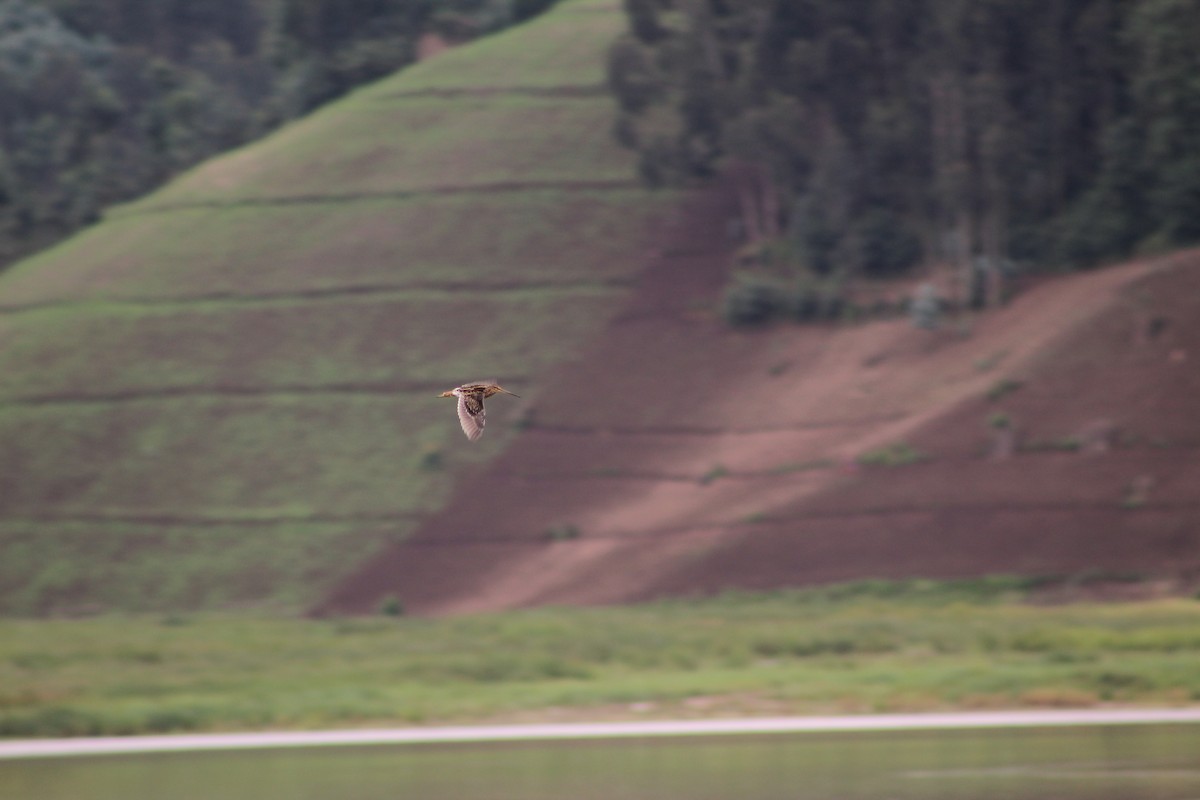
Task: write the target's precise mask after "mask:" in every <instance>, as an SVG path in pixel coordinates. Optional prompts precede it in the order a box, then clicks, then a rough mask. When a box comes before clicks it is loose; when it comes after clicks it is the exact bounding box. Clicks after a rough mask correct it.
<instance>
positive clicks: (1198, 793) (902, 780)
mask: <svg viewBox="0 0 1200 800" xmlns="http://www.w3.org/2000/svg"><path fill="white" fill-rule="evenodd" d="M0 798H4V800H142V799H143V798H145V799H146V800H151V799H153V800H159V799H160V798H169V799H170V800H202V799H203V800H276V799H277V798H278V799H279V800H284V799H285V798H286V800H318V799H319V800H326V799H328V800H383V798H387V800H396V799H397V798H413V799H416V798H419V799H420V800H492V799H493V798H494V799H495V800H500V799H501V798H503V799H504V800H567V799H568V798H569V799H570V800H593V798H594V799H595V800H602V799H603V800H614V799H616V798H620V799H621V800H642V798H645V800H684V798H686V799H687V800H710V799H711V800H807V799H808V798H812V799H813V800H818V799H819V800H832V799H833V798H838V800H847V799H848V798H862V799H863V800H885V798H886V799H887V800H906V799H907V798H947V800H949V799H950V798H953V799H954V800H964V799H965V798H969V799H970V800H987V799H988V798H996V800H1001V799H1003V800H1024V799H1025V798H1028V799H1029V800H1034V799H1035V798H1036V800H1083V799H1084V798H1086V799H1087V800H1109V799H1111V800H1141V799H1142V798H1146V799H1149V798H1153V799H1154V800H1198V799H1200V725H1183V724H1177V725H1155V726H1142V725H1136V726H1111V727H1095V728H1032V729H1005V730H956V731H909V732H890V733H854V734H852V733H804V734H787V735H754V736H738V737H709V736H703V737H681V738H673V739H660V738H655V739H617V740H597V741H573V742H562V743H547V742H530V743H505V744H475V745H399V746H397V745H391V746H382V745H380V746H371V747H320V748H296V749H279V750H253V751H237V752H208V753H185V754H153V755H138V756H90V757H75V758H52V759H34V760H28V761H10V762H0Z"/></svg>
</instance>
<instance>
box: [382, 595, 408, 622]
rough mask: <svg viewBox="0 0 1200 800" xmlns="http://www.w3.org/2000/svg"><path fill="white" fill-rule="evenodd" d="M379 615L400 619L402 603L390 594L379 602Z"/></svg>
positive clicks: (402, 613) (402, 609)
mask: <svg viewBox="0 0 1200 800" xmlns="http://www.w3.org/2000/svg"><path fill="white" fill-rule="evenodd" d="M379 613H380V614H383V615H384V616H385V617H402V616H404V603H402V602H401V601H400V598H399V597H396V596H395V595H394V594H390V595H388V596H387V597H385V598H383V599H382V600H381V601H379Z"/></svg>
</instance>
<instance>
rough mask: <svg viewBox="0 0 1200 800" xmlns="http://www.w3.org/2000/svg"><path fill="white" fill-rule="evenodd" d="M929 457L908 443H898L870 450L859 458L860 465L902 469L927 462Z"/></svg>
mask: <svg viewBox="0 0 1200 800" xmlns="http://www.w3.org/2000/svg"><path fill="white" fill-rule="evenodd" d="M928 458H929V456H928V455H926V454H925V453H922V452H921V451H920V450H918V449H916V448H915V447H913V446H912V445H910V444H908V443H906V442H896V443H895V444H890V445H888V446H886V447H880V448H877V449H875V450H868V451H867V452H865V453H863V454H862V455H860V456H859V457H858V463H860V464H863V465H865V466H872V467H901V466H904V465H906V464H916V463H917V462H919V461H925V460H927V459H928Z"/></svg>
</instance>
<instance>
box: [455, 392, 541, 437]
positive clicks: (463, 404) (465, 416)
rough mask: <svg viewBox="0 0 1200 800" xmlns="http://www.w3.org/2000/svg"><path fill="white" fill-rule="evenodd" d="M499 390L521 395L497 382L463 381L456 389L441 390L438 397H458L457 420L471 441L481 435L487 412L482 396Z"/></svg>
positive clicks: (487, 395)
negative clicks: (484, 408)
mask: <svg viewBox="0 0 1200 800" xmlns="http://www.w3.org/2000/svg"><path fill="white" fill-rule="evenodd" d="M500 392H503V393H504V394H512V396H513V397H520V396H521V395H519V394H513V393H512V392H510V391H509V390H508V389H505V388H504V387H502V386H500V385H499V384H496V383H486V382H484V383H464V384H463V385H462V386H459V387H458V388H457V389H451V390H450V391H448V392H442V393H441V394H440V395H438V397H457V398H458V421H459V423H460V424H461V425H462V429H463V433H465V434H466V435H467V438H468V439H470V440H471V441H472V442H473V441H475V440H476V439H478V438H479V437H480V436H483V424H484V422H486V421H487V412H486V411H484V410H483V400H484V398H486V397H491V396H492V395H494V394H499V393H500Z"/></svg>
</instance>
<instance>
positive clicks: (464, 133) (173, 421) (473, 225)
mask: <svg viewBox="0 0 1200 800" xmlns="http://www.w3.org/2000/svg"><path fill="white" fill-rule="evenodd" d="M623 25H624V17H623V15H622V12H621V11H620V4H619V3H618V2H617V1H616V0H567V2H564V3H563V4H561V5H560V6H558V7H557V8H556V9H554V10H553V11H552V12H550V13H548V14H547V15H545V16H544V17H542V18H539V19H537V20H535V21H533V22H531V23H529V24H526V25H524V26H521V27H518V28H515V29H512V30H510V31H507V32H505V33H503V34H501V35H497V36H495V37H493V38H490V39H486V40H483V41H479V42H477V43H475V44H473V45H471V46H468V47H463V48H461V49H458V50H452V51H449V52H446V53H443V54H441V55H439V56H438V57H436V58H434V59H431V60H430V61H427V62H424V63H422V64H419V65H417V66H415V67H413V68H411V69H409V70H406V71H404V72H402V73H400V74H397V75H395V76H393V77H391V78H388V79H385V80H383V81H380V82H378V83H376V84H373V85H371V86H369V87H367V88H364V89H362V90H360V91H358V92H356V93H354V94H353V95H352V96H350V97H348V98H346V99H344V100H342V101H340V102H337V103H335V104H332V105H330V106H328V107H327V108H325V109H323V110H321V111H319V112H318V113H316V114H314V115H312V116H311V117H309V118H306V119H304V120H302V121H299V122H297V123H295V124H292V125H290V126H288V127H287V128H285V129H283V130H281V131H279V132H278V133H276V134H275V135H273V136H271V137H269V138H267V139H264V140H262V141H260V142H257V143H255V144H252V145H250V146H247V147H245V148H243V149H240V150H238V151H236V152H233V153H231V154H229V155H226V156H224V157H221V158H218V159H215V160H213V161H210V162H208V163H205V164H203V165H201V166H200V167H198V168H197V169H195V170H193V171H191V172H190V173H188V174H187V175H185V176H183V177H182V178H180V179H179V180H177V181H175V182H174V183H172V184H170V185H169V186H167V187H165V188H164V189H162V190H161V191H158V192H156V193H155V194H153V195H150V196H148V197H146V198H144V199H142V200H140V201H138V202H135V203H132V204H130V205H127V206H124V207H121V208H118V209H115V210H112V211H111V212H110V213H109V214H107V216H106V219H105V220H104V222H103V223H101V224H98V225H96V226H95V227H93V228H91V229H89V230H87V231H85V232H83V233H82V234H80V235H78V236H76V237H74V238H72V239H71V240H69V241H67V242H65V243H64V244H62V245H61V246H58V247H55V248H53V249H51V250H49V251H46V252H44V253H41V254H39V255H37V256H35V257H33V258H30V259H28V260H26V261H24V262H22V263H20V264H19V265H17V266H16V267H14V268H13V269H11V270H10V271H8V272H7V273H5V274H4V275H3V276H0V375H3V380H2V381H0V552H3V558H2V559H0V609H2V610H5V611H9V612H19V613H24V612H47V611H69V610H72V609H77V608H80V607H89V608H95V607H99V608H125V609H147V608H156V609H162V608H171V607H197V606H199V607H214V606H241V605H251V604H253V605H260V606H268V607H278V608H300V607H303V606H305V605H307V604H308V603H310V602H312V601H313V600H314V599H315V598H317V597H320V596H321V594H322V592H323V591H324V590H325V589H326V587H328V586H330V585H332V584H333V583H334V582H336V580H337V579H338V578H340V577H341V576H343V575H344V574H346V573H347V572H348V571H349V570H350V569H351V568H352V567H354V566H355V565H357V564H359V563H361V562H362V561H364V560H365V559H369V557H370V556H371V554H373V553H375V552H376V551H378V550H379V549H380V548H381V547H383V546H384V545H385V543H387V542H389V541H394V540H395V539H397V538H401V537H403V536H405V535H406V534H407V533H408V532H409V531H410V530H412V529H413V527H414V526H415V525H416V524H417V523H418V522H419V521H420V520H421V519H423V518H424V517H425V516H426V515H427V514H428V513H430V512H432V511H434V510H436V509H438V508H439V507H440V506H441V505H442V504H443V503H444V501H445V500H446V498H447V496H448V493H449V491H450V488H451V486H452V484H453V482H454V481H455V479H456V477H457V476H459V475H460V474H462V473H463V472H464V471H469V470H471V469H473V468H475V467H476V465H478V464H481V463H483V462H487V461H488V460H490V459H492V458H493V457H494V456H495V455H496V454H497V453H498V452H500V451H501V450H502V449H503V448H504V447H505V446H506V444H507V443H508V442H509V440H510V439H511V437H513V436H514V435H516V427H517V426H514V424H513V423H514V422H516V421H517V420H518V419H519V417H520V416H521V414H522V406H521V405H520V404H519V403H517V402H515V401H514V402H513V403H511V404H508V405H505V404H503V403H496V404H495V406H494V408H491V409H490V412H491V415H492V418H493V424H492V426H491V428H490V429H489V433H488V436H486V437H485V438H484V439H483V440H482V441H481V442H480V443H479V444H478V446H467V445H466V443H465V440H463V438H462V434H461V432H459V430H458V425H457V421H456V419H455V416H454V413H453V410H452V407H451V406H450V404H449V402H448V401H445V400H437V399H436V398H434V397H433V395H434V393H435V391H440V390H442V389H444V388H447V387H449V386H451V385H455V384H457V383H460V382H462V381H464V380H472V379H480V378H487V377H497V378H503V380H504V382H505V383H506V385H508V386H510V387H511V388H512V389H513V390H515V391H517V392H519V393H522V394H526V395H536V394H537V393H538V392H539V390H540V389H541V387H542V386H543V385H544V383H543V381H542V380H541V376H543V375H544V374H545V373H546V371H547V370H548V369H550V368H551V367H552V366H553V365H555V364H556V363H558V362H559V361H561V360H562V359H564V358H566V357H568V356H570V355H571V354H572V353H573V352H574V350H575V349H576V348H577V347H579V346H580V344H581V343H582V342H584V341H585V340H587V339H588V338H589V337H591V336H593V335H594V334H595V333H596V332H597V331H598V330H600V329H601V327H602V326H603V324H604V323H605V321H606V320H607V319H608V318H609V317H610V316H611V315H612V314H613V313H614V311H615V310H616V309H617V308H618V307H619V305H620V302H621V300H622V298H623V297H624V296H625V294H626V293H627V291H628V287H629V286H630V285H631V282H632V281H633V280H634V278H635V277H636V276H637V274H638V273H639V270H640V268H641V267H642V265H643V263H644V260H645V258H644V256H645V253H646V251H647V249H648V247H649V243H650V242H652V241H653V240H654V238H655V235H656V231H657V230H658V228H659V227H660V224H661V221H662V220H663V219H664V218H665V217H666V216H667V215H668V213H669V212H670V209H671V207H672V205H673V204H674V203H675V202H676V198H675V197H673V196H671V195H670V194H665V193H660V194H652V193H649V192H647V191H644V190H642V189H641V188H639V187H638V186H637V184H636V182H635V181H634V179H633V170H632V166H631V163H630V159H629V156H628V155H627V154H626V153H624V152H622V151H621V150H619V149H618V148H617V147H616V146H615V145H614V144H613V143H612V142H611V137H610V135H609V130H610V122H611V118H612V108H611V102H610V100H609V99H608V97H607V94H606V93H605V91H604V89H603V86H602V83H603V64H604V57H603V54H604V51H605V48H606V47H607V45H608V43H609V42H610V41H611V40H612V39H613V37H614V36H616V35H617V34H618V33H619V31H620V30H621V29H622V27H623Z"/></svg>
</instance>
